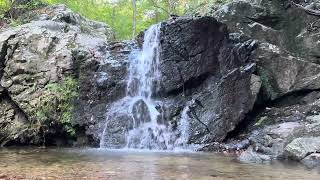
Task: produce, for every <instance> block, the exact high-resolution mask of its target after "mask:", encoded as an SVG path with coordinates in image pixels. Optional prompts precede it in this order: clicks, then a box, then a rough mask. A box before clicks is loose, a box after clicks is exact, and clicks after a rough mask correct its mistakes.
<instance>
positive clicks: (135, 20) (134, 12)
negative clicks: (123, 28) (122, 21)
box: [131, 0, 137, 38]
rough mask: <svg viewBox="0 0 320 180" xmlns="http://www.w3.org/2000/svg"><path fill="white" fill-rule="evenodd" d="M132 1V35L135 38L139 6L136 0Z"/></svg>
mask: <svg viewBox="0 0 320 180" xmlns="http://www.w3.org/2000/svg"><path fill="white" fill-rule="evenodd" d="M131 3H132V13H133V18H132V37H133V38H134V37H135V36H136V30H137V6H136V0H131Z"/></svg>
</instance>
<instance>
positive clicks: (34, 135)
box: [0, 6, 261, 145]
mask: <svg viewBox="0 0 320 180" xmlns="http://www.w3.org/2000/svg"><path fill="white" fill-rule="evenodd" d="M31 13H34V16H28V17H32V19H29V21H30V23H27V24H24V25H22V26H20V27H17V28H9V29H6V30H5V31H3V32H1V33H0V45H1V64H0V65H1V76H0V78H1V103H2V106H1V107H3V108H1V109H4V110H3V111H1V118H2V120H1V127H3V128H1V131H0V132H1V135H2V137H3V139H1V143H2V144H3V145H5V144H6V143H23V144H24V143H25V144H40V143H44V140H45V139H46V140H47V142H46V143H53V144H59V143H61V142H56V141H61V139H66V138H63V136H65V135H66V133H67V134H68V133H69V134H70V133H73V134H74V133H76V137H83V136H86V137H91V138H92V139H91V141H92V142H95V143H97V142H99V140H100V138H101V133H102V131H103V130H104V127H105V119H106V111H107V109H108V108H109V107H110V105H111V104H112V103H113V102H115V101H117V100H119V99H121V98H123V97H124V96H125V95H126V84H127V82H126V80H127V78H126V77H127V67H128V63H129V56H130V54H131V52H132V51H133V49H138V48H139V47H138V43H136V42H135V41H125V42H108V40H109V39H112V32H111V31H110V30H109V28H108V27H107V26H106V25H104V24H101V23H97V22H93V21H89V20H86V19H84V18H82V17H81V16H79V15H77V14H74V13H73V12H71V11H70V10H68V9H66V8H65V7H64V6H54V7H45V8H42V9H38V10H34V11H32V12H31ZM254 48H256V43H255V41H252V40H247V41H244V42H240V41H239V40H237V39H234V38H233V37H231V38H230V37H229V32H228V30H227V28H226V26H225V25H224V24H222V23H220V22H218V21H217V20H215V19H214V18H211V17H201V18H179V19H177V20H176V21H175V22H170V21H168V22H164V23H162V25H161V58H160V61H161V62H160V64H161V65H160V67H159V70H160V72H161V79H160V85H161V87H160V91H159V92H157V93H155V94H156V95H155V96H156V97H155V98H161V99H163V102H164V106H163V107H161V109H163V113H164V114H163V117H164V118H165V121H166V122H165V124H166V125H168V126H169V125H170V126H171V127H172V128H173V129H172V130H173V131H175V130H177V129H176V128H177V125H178V123H179V120H180V119H181V116H182V113H183V111H182V110H183V109H185V108H187V107H188V108H189V109H191V111H190V112H188V118H189V120H188V121H190V127H191V128H190V129H191V132H190V137H189V141H188V143H192V144H202V143H205V142H213V141H222V140H224V138H225V137H226V135H227V133H228V132H230V131H232V130H233V129H234V128H235V127H236V125H237V124H238V123H239V122H241V121H242V120H243V118H244V117H245V114H246V113H247V112H249V111H250V110H251V108H252V106H253V104H254V102H255V99H256V97H257V93H258V92H259V89H260V85H261V80H260V78H259V77H257V76H254V75H252V72H253V71H255V63H253V62H252V61H251V59H250V54H251V52H252V50H253V49H254ZM73 91H76V92H73ZM235 92H236V93H235ZM61 103H65V104H62V105H61ZM197 104H198V105H197ZM199 104H201V105H199ZM118 115H121V114H119V113H118ZM125 116H126V115H123V117H125ZM21 117H24V118H21ZM65 117H67V118H66V119H64V118H65ZM70 117H74V118H70ZM16 122H19V124H21V126H20V125H19V126H17V125H15V124H14V123H16ZM44 122H46V123H49V125H47V124H46V125H45V126H43V124H42V123H44ZM121 122H122V121H120V120H119V121H114V126H115V127H113V128H112V132H113V135H114V137H117V138H116V139H115V141H119V142H122V140H121V139H123V138H120V137H123V134H118V135H117V133H120V132H126V131H127V126H129V125H128V122H126V121H123V122H124V123H125V124H121ZM129 124H130V123H129ZM109 127H111V124H109ZM12 128H15V130H11V129H12ZM61 128H62V129H61ZM21 129H22V130H21ZM18 132H23V134H21V133H18ZM42 136H43V137H44V138H43V137H42ZM57 136H59V138H60V140H56V138H57ZM178 136H179V135H178ZM25 137H28V138H25ZM67 139H68V138H67ZM67 143H68V142H67ZM120 144H121V143H120Z"/></svg>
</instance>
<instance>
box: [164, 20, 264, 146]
mask: <svg viewBox="0 0 320 180" xmlns="http://www.w3.org/2000/svg"><path fill="white" fill-rule="evenodd" d="M255 47H256V46H255V42H254V41H252V40H248V41H245V42H243V43H242V42H238V41H237V40H236V39H233V38H230V37H229V33H228V30H227V28H226V26H225V25H224V24H222V23H220V22H218V21H217V20H216V19H214V18H210V17H201V18H179V19H177V20H176V21H174V22H170V21H169V22H166V23H163V24H162V27H161V60H160V64H161V65H160V67H159V69H160V72H161V75H162V76H161V81H160V84H161V88H160V90H161V93H160V94H161V96H162V97H167V98H169V99H172V102H173V104H176V105H177V106H180V108H178V109H180V113H177V112H176V109H175V108H172V110H169V111H173V112H172V113H169V115H168V118H167V119H168V121H175V120H176V119H179V117H181V116H182V109H185V107H186V106H190V107H191V109H192V110H191V111H192V112H190V113H189V120H188V121H189V123H190V136H189V143H194V144H203V143H205V142H214V141H223V140H224V138H225V137H226V135H227V133H228V132H230V131H232V130H233V129H234V128H235V127H236V125H237V124H238V123H239V122H241V121H242V120H243V118H244V117H245V114H246V113H248V112H249V111H250V110H251V108H252V106H253V104H254V101H255V97H256V95H257V92H259V89H260V85H259V78H258V77H256V79H255V80H252V72H253V71H254V70H255V64H254V63H252V62H251V59H250V58H249V57H250V54H251V52H252V50H253V49H254V48H255ZM253 78H254V77H253ZM255 81H257V84H255V86H253V85H252V83H254V82H255ZM199 104H200V105H199ZM174 114H175V115H174ZM178 121H179V120H178ZM177 123H179V122H177Z"/></svg>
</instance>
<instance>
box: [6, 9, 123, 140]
mask: <svg viewBox="0 0 320 180" xmlns="http://www.w3.org/2000/svg"><path fill="white" fill-rule="evenodd" d="M36 12H45V13H47V14H42V15H41V16H45V15H47V18H45V20H44V19H43V18H42V19H40V20H38V19H37V17H38V16H36V15H35V16H34V19H33V21H31V22H30V23H27V24H24V25H22V26H19V27H16V28H9V29H6V30H3V31H1V32H0V52H1V55H0V87H1V93H0V104H1V106H0V107H1V108H0V109H1V110H3V112H1V113H0V117H1V119H2V120H1V121H2V122H3V123H4V124H1V128H0V129H1V132H0V136H1V138H0V144H2V145H5V144H6V143H7V142H9V141H14V143H17V144H19V143H21V144H41V143H42V141H43V138H41V137H39V136H38V134H37V132H34V129H32V127H31V126H29V125H30V124H31V123H32V122H36V121H37V116H38V114H37V113H38V112H39V106H41V104H40V102H41V100H42V99H46V98H48V97H50V96H53V94H52V92H50V91H49V90H48V89H47V88H46V86H47V85H48V84H61V83H63V82H64V80H65V79H66V78H68V77H73V79H75V81H77V82H78V83H79V86H80V87H79V91H81V92H84V94H82V93H81V96H80V97H79V98H78V100H79V101H78V102H77V104H76V109H75V110H76V111H78V110H79V111H80V110H83V109H85V110H84V111H83V112H84V113H86V112H90V110H91V108H92V109H95V110H96V109H97V107H98V106H99V105H100V107H101V106H103V109H104V108H105V105H106V103H107V101H105V102H103V105H101V104H99V102H100V101H97V104H98V105H95V106H90V108H89V110H87V108H82V107H83V106H82V105H84V104H86V106H87V107H89V106H88V105H89V104H90V101H91V100H90V99H86V97H87V96H89V95H90V93H88V92H87V91H86V90H89V89H91V88H92V87H97V86H98V85H95V86H90V87H89V86H88V85H89V84H90V85H91V84H96V83H97V81H98V79H97V75H98V74H99V72H97V68H98V69H99V68H109V69H110V71H111V70H112V71H113V70H114V69H119V68H118V67H115V66H112V65H110V63H108V58H109V59H111V58H112V55H110V53H109V52H108V50H107V48H108V47H107V41H108V40H110V39H112V37H110V36H112V34H113V33H112V32H111V30H110V28H109V27H108V26H107V25H105V24H103V23H98V22H94V21H90V20H87V19H85V18H83V17H81V16H80V15H78V14H75V13H73V12H72V11H71V10H69V9H67V8H66V7H65V6H60V5H59V6H50V7H45V8H43V9H40V10H36V11H35V12H32V13H36ZM121 61H123V60H121ZM113 67H115V68H113ZM123 69H125V66H123ZM123 69H121V70H123ZM114 71H116V70H114ZM119 71H120V70H119ZM106 72H107V71H106ZM108 73H110V72H108ZM125 73H126V71H124V72H121V73H118V74H125ZM110 74H111V73H110ZM113 76H117V73H115V74H114V75H113ZM109 79H110V81H109V82H108V83H111V84H112V85H113V82H112V80H114V78H112V77H109ZM118 82H119V83H120V81H118ZM105 87H106V88H110V89H112V88H117V87H118V85H117V84H115V85H114V86H112V87H110V84H109V85H106V86H105ZM108 93H110V94H116V93H118V94H119V93H121V91H117V92H116V93H115V92H114V91H113V92H110V91H109V92H108ZM102 96H103V95H102ZM114 96H116V95H114ZM109 98H110V99H112V98H111V96H110V97H109ZM103 111H104V110H101V112H103ZM9 112H10V113H9ZM8 113H9V114H8ZM50 116H52V117H50V118H52V119H55V118H54V117H53V116H55V115H54V113H52V114H50ZM97 116H99V113H97ZM79 117H81V118H79V119H80V120H83V118H86V117H88V116H79ZM75 119H78V118H75ZM17 122H18V123H17ZM71 123H74V124H78V125H80V126H84V124H86V125H88V126H90V124H88V123H87V121H82V123H79V122H77V121H75V122H71ZM52 124H55V122H52ZM53 128H55V127H53ZM22 129H23V130H22ZM58 131H62V130H61V129H60V130H59V129H50V130H49V131H48V132H49V133H48V134H50V133H52V135H51V136H52V137H54V134H55V133H58ZM51 136H49V138H50V137H51ZM48 141H49V140H48Z"/></svg>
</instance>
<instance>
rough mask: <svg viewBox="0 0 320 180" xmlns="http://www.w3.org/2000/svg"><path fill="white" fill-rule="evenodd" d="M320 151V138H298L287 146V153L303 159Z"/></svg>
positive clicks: (297, 158)
mask: <svg viewBox="0 0 320 180" xmlns="http://www.w3.org/2000/svg"><path fill="white" fill-rule="evenodd" d="M319 151H320V138H319V137H310V138H297V139H295V140H293V141H292V142H291V143H290V144H288V145H287V146H286V148H285V155H287V156H288V157H290V158H292V159H296V160H302V159H304V158H305V157H306V156H307V155H309V154H312V153H316V152H319Z"/></svg>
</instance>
